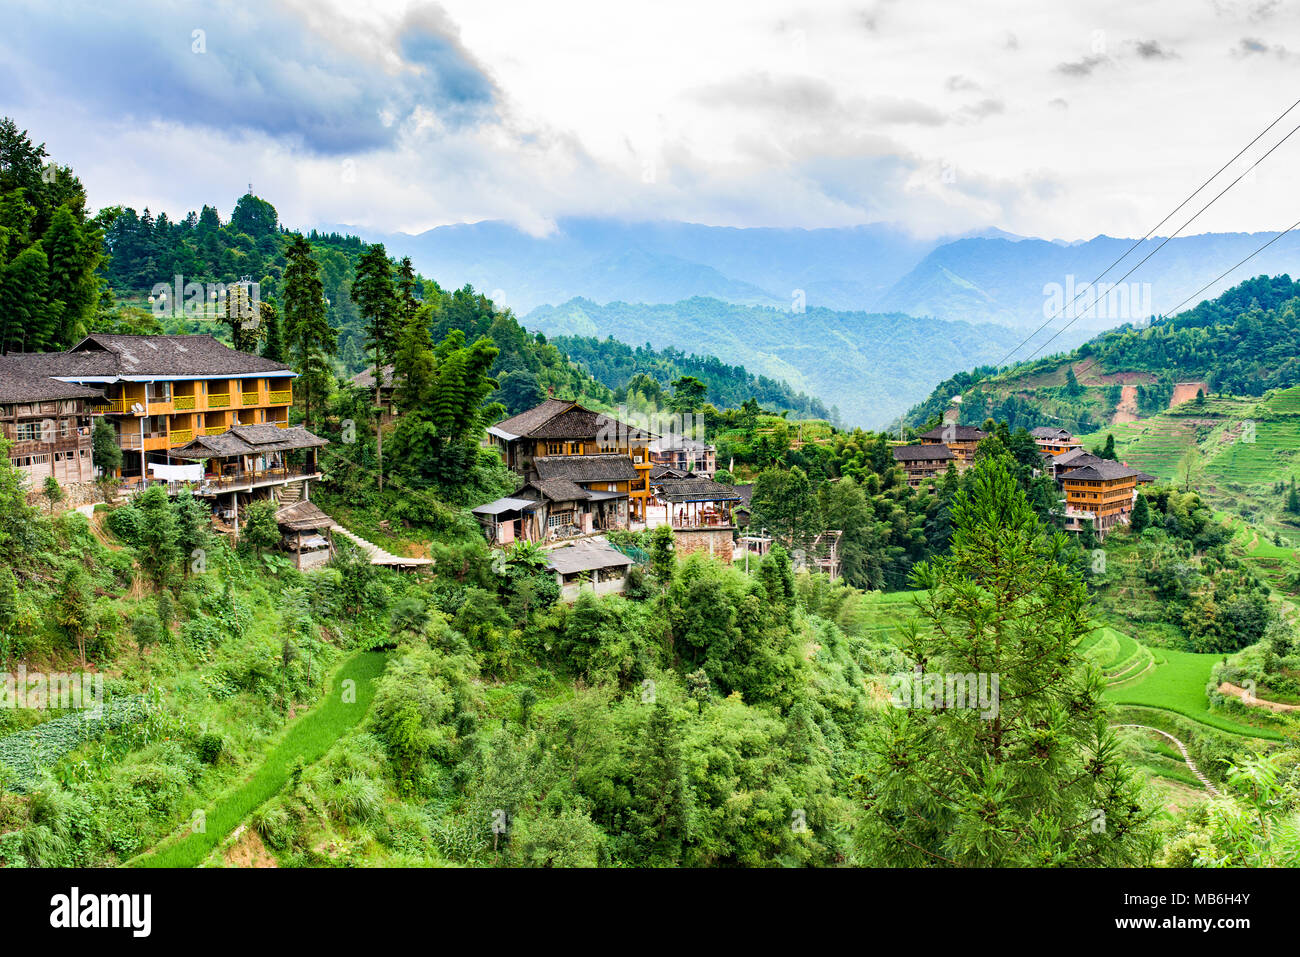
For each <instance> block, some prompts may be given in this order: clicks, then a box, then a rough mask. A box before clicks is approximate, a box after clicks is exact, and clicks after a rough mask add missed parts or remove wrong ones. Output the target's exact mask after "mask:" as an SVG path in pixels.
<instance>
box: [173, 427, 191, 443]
mask: <svg viewBox="0 0 1300 957" xmlns="http://www.w3.org/2000/svg"><path fill="white" fill-rule="evenodd" d="M193 441H194V430H193V429H172V431H171V444H172V445H173V446H177V445H187V444H189V443H190V442H193Z"/></svg>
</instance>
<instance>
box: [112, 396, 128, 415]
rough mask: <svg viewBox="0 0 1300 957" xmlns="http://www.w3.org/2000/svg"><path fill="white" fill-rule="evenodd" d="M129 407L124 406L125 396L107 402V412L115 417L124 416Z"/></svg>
mask: <svg viewBox="0 0 1300 957" xmlns="http://www.w3.org/2000/svg"><path fill="white" fill-rule="evenodd" d="M130 408H131V407H130V406H129V405H127V404H126V396H124V395H119V396H118V397H117V398H115V399H109V400H108V411H109V412H111V413H116V414H117V415H126V413H127V411H128V410H129V409H130Z"/></svg>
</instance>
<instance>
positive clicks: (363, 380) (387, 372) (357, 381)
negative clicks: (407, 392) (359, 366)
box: [352, 365, 393, 389]
mask: <svg viewBox="0 0 1300 957" xmlns="http://www.w3.org/2000/svg"><path fill="white" fill-rule="evenodd" d="M383 375H384V381H383V384H382V385H381V386H380V388H383V389H391V388H392V387H393V367H392V366H391V365H387V366H384V370H383ZM352 384H353V385H355V386H360V387H361V388H363V389H373V388H374V387H375V367H374V366H371V367H370V368H368V369H367V370H366V371H365V372H358V373H357V374H356V375H354V376H353V377H352Z"/></svg>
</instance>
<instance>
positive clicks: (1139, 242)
mask: <svg viewBox="0 0 1300 957" xmlns="http://www.w3.org/2000/svg"><path fill="white" fill-rule="evenodd" d="M1297 106H1300V100H1296V101H1295V102H1294V103H1292V104H1291V105H1290V106H1288V107H1287V108H1286V109H1285V110H1283V111H1282V112H1281V113H1279V114H1278V115H1277V117H1276V118H1275V119H1274V120H1273V122H1272V123H1270V124H1268V126H1266V127H1264V128H1263V129H1262V130H1260V131H1259V133H1258V134H1256V136H1255V138H1254V139H1253V140H1251V141H1250V142H1249V143H1247V144H1246V145H1245V146H1243V147H1242V148H1241V149H1240V150H1238V151H1237V155H1236V156H1234V157H1232V159H1230V160H1228V162H1226V163H1224V164H1223V165H1222V166H1220V167H1219V168H1218V169H1217V170H1216V171H1215V173H1214V175H1213V176H1211V177H1210V178H1209V179H1207V180H1206V181H1205V182H1204V183H1202V184H1201V185H1200V186H1198V187H1196V189H1195V190H1193V191H1192V192H1191V193H1190V194H1189V195H1188V197H1187V198H1186V199H1184V200H1183V201H1182V202H1181V203H1179V204H1178V205H1177V206H1175V207H1174V208H1173V209H1171V210H1170V211H1169V212H1168V213H1167V214H1166V215H1165V218H1164V219H1162V220H1160V222H1158V223H1156V224H1155V225H1154V226H1152V227H1151V228H1150V229H1148V230H1147V232H1146V235H1145V236H1143V237H1142V238H1141V239H1138V240H1136V241H1135V242H1134V243H1133V245H1132V246H1130V247H1129V248H1128V249H1126V250H1124V252H1123V253H1122V254H1121V255H1120V257H1119V258H1118V259H1116V260H1115V261H1114V262H1113V263H1111V264H1110V265H1109V266H1107V267H1106V268H1105V269H1103V270H1102V271H1101V272H1100V273H1098V274H1097V276H1096V278H1095V279H1093V281H1092V282H1090V283H1088V285H1086V286H1084V287H1083V288H1082V289H1080V290H1079V292H1077V293H1075V296H1074V298H1073V299H1071V300H1070V301H1069V302H1068V303H1066V304H1065V305H1063V306H1061V308H1060V309H1059V310H1058V311H1057V312H1056V314H1055V315H1053V316H1052V317H1051V318H1050V319H1048V320H1046V321H1045V322H1044V323H1043V324H1042V325H1041V326H1039V327H1038V328H1037V329H1035V330H1034V331H1033V332H1031V333H1030V334H1029V335H1028V336H1026V337H1025V339H1024V341H1023V342H1021V343H1020V344H1019V345H1017V346H1016V347H1015V348H1014V349H1012V350H1011V351H1010V352H1008V353H1007V354H1006V355H1005V356H1003V357H1002V360H1001V361H1000V362H999V363H998V365H999V366H1000V365H1003V364H1004V363H1005V362H1006V361H1007V360H1008V359H1010V358H1011V357H1012V356H1013V355H1015V354H1016V353H1017V352H1019V351H1020V350H1021V349H1023V348H1024V347H1025V345H1026V344H1027V343H1028V342H1029V341H1030V340H1031V339H1033V338H1034V336H1036V335H1038V334H1039V333H1040V332H1042V331H1043V330H1044V329H1046V328H1047V327H1048V326H1049V325H1050V324H1051V323H1053V322H1055V321H1056V320H1057V319H1058V318H1060V316H1061V315H1062V313H1064V312H1065V311H1066V310H1067V309H1069V308H1070V306H1073V305H1074V304H1075V303H1076V302H1078V301H1079V297H1080V296H1082V295H1083V294H1084V292H1085V291H1087V290H1088V289H1090V288H1092V287H1093V286H1095V285H1096V284H1097V283H1098V282H1100V281H1101V278H1102V277H1103V276H1105V275H1106V273H1108V272H1110V271H1111V270H1112V269H1114V268H1115V267H1116V266H1117V265H1119V263H1121V262H1122V261H1123V260H1125V259H1127V258H1128V255H1129V254H1130V253H1131V252H1133V250H1135V249H1137V248H1138V246H1140V245H1142V244H1143V243H1144V242H1146V241H1147V240H1148V239H1150V238H1151V235H1152V234H1153V233H1154V232H1155V231H1156V230H1157V229H1159V228H1160V227H1161V226H1163V225H1164V224H1165V223H1167V222H1169V220H1170V219H1172V218H1173V216H1174V214H1175V213H1177V212H1178V211H1179V210H1180V209H1182V208H1183V207H1184V206H1186V205H1187V204H1188V203H1190V202H1191V201H1192V199H1193V198H1194V197H1195V196H1196V194H1197V193H1199V192H1200V191H1201V190H1203V189H1205V187H1207V186H1209V185H1210V184H1211V183H1212V182H1214V180H1215V179H1217V178H1218V177H1219V175H1220V174H1221V173H1222V172H1223V171H1224V170H1225V169H1227V168H1228V167H1229V166H1231V165H1232V164H1233V163H1235V162H1237V160H1238V159H1240V158H1241V155H1242V154H1243V153H1245V152H1246V150H1248V149H1250V148H1251V147H1252V146H1254V145H1255V144H1256V143H1258V142H1259V141H1260V139H1261V138H1263V136H1264V134H1265V133H1267V132H1268V131H1269V130H1271V129H1272V128H1273V127H1275V126H1277V124H1278V123H1280V122H1282V117H1284V116H1286V115H1287V114H1288V113H1290V112H1291V111H1292V110H1294V109H1295V108H1296V107H1297ZM1291 132H1292V133H1294V132H1295V130H1292V131H1291ZM1288 135H1290V134H1288ZM1275 148H1276V147H1275ZM1269 152H1272V151H1271V150H1270V151H1269ZM1264 155H1265V156H1267V155H1268V154H1267V153H1265V154H1264ZM1262 158H1263V157H1261V159H1262ZM1251 168H1252V169H1253V168H1254V167H1251ZM1249 171H1250V170H1247V171H1246V172H1249ZM1242 175H1245V174H1244V173H1243V174H1242ZM1240 178H1241V177H1238V179H1240ZM1219 195H1222V193H1221V194H1219ZM1215 198H1216V199H1217V198H1218V197H1215ZM1203 211H1204V210H1202V212H1203ZM1198 215H1199V214H1198ZM1193 218H1195V217H1193ZM1171 238H1172V237H1171ZM1144 262H1145V260H1144ZM1139 265H1141V264H1140V263H1139ZM1050 341H1051V340H1050V339H1049V340H1048V342H1050ZM1045 344H1046V343H1044V345H1045ZM1031 358H1032V357H1031Z"/></svg>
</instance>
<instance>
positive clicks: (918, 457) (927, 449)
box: [894, 443, 955, 462]
mask: <svg viewBox="0 0 1300 957" xmlns="http://www.w3.org/2000/svg"><path fill="white" fill-rule="evenodd" d="M951 458H955V456H954V455H953V454H952V449H950V448H948V446H946V445H944V444H942V443H940V444H938V445H896V446H894V460H895V461H896V462H932V461H935V460H939V461H942V460H944V459H951Z"/></svg>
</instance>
